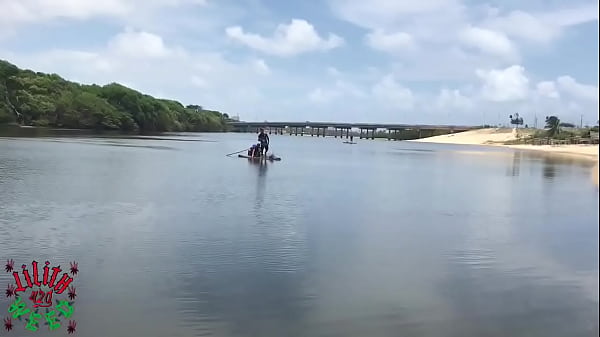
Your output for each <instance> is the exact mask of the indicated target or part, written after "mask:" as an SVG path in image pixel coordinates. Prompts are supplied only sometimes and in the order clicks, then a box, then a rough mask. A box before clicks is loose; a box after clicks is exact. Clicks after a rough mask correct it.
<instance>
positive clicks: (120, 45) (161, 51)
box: [108, 29, 183, 58]
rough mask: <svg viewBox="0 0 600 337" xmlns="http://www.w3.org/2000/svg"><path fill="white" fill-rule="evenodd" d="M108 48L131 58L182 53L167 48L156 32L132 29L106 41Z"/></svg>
mask: <svg viewBox="0 0 600 337" xmlns="http://www.w3.org/2000/svg"><path fill="white" fill-rule="evenodd" d="M108 48H109V49H110V50H111V51H112V52H114V53H116V54H119V55H121V56H125V57H132V58H140V57H141V58H148V57H152V58H164V57H169V56H172V55H175V54H178V53H179V54H183V51H182V50H176V49H171V48H167V46H165V43H164V41H163V39H162V37H160V36H158V35H156V34H152V33H148V32H144V31H134V30H132V29H127V30H126V31H124V32H122V33H119V34H117V35H116V36H115V37H113V38H112V39H111V40H110V41H109V43H108Z"/></svg>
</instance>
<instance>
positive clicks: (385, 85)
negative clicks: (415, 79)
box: [371, 75, 415, 110]
mask: <svg viewBox="0 0 600 337" xmlns="http://www.w3.org/2000/svg"><path fill="white" fill-rule="evenodd" d="M371 92H372V94H373V96H374V97H375V98H376V99H378V100H380V101H382V102H383V103H384V104H390V108H392V109H401V110H409V109H412V108H413V107H414V105H415V97H414V95H413V92H412V91H411V90H410V89H409V88H406V87H404V86H402V85H400V84H399V83H398V82H397V81H396V80H395V79H394V77H393V75H386V76H384V77H383V78H382V79H381V80H380V81H379V82H378V83H376V84H375V85H374V86H373V88H372V89H371Z"/></svg>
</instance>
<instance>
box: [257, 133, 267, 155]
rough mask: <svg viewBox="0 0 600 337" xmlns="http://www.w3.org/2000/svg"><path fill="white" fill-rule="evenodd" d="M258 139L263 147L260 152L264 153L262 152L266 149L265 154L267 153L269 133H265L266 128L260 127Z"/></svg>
mask: <svg viewBox="0 0 600 337" xmlns="http://www.w3.org/2000/svg"><path fill="white" fill-rule="evenodd" d="M258 141H259V142H260V147H261V149H260V150H261V151H260V154H261V155H262V152H263V150H264V151H265V155H267V151H269V135H267V134H266V133H265V129H262V128H261V129H260V133H259V134H258Z"/></svg>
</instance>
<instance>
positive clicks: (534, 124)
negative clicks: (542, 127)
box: [533, 114, 537, 129]
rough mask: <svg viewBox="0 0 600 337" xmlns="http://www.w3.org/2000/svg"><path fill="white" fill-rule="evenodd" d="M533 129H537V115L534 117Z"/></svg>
mask: <svg viewBox="0 0 600 337" xmlns="http://www.w3.org/2000/svg"><path fill="white" fill-rule="evenodd" d="M533 128H534V129H537V114H534V115H533Z"/></svg>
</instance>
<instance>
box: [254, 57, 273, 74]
mask: <svg viewBox="0 0 600 337" xmlns="http://www.w3.org/2000/svg"><path fill="white" fill-rule="evenodd" d="M252 65H253V67H254V70H256V72H257V73H258V74H260V75H269V74H270V73H271V69H270V68H269V66H268V65H267V63H266V62H265V60H263V59H259V60H254V61H252Z"/></svg>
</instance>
